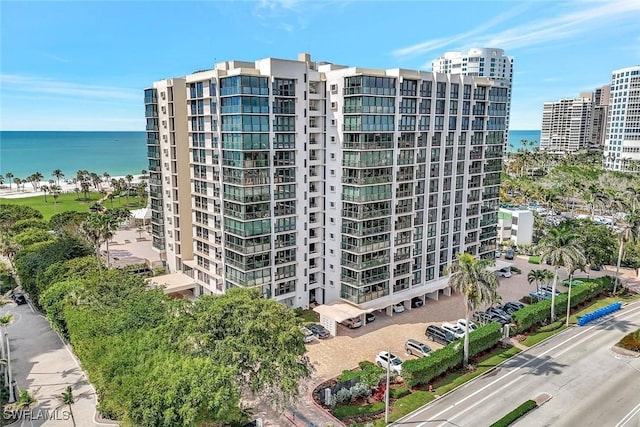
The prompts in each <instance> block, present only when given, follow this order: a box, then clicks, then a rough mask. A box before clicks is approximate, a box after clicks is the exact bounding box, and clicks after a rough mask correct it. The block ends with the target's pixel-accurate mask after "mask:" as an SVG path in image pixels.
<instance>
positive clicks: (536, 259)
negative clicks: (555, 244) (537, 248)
mask: <svg viewBox="0 0 640 427" xmlns="http://www.w3.org/2000/svg"><path fill="white" fill-rule="evenodd" d="M529 264H540V257H539V256H530V257H529Z"/></svg>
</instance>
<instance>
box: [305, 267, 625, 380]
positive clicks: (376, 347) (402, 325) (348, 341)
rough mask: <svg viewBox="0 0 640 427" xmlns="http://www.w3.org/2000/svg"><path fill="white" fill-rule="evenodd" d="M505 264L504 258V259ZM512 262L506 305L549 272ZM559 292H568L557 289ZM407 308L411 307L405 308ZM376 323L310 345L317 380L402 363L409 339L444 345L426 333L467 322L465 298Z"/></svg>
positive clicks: (504, 284)
mask: <svg viewBox="0 0 640 427" xmlns="http://www.w3.org/2000/svg"><path fill="white" fill-rule="evenodd" d="M503 260H504V258H503ZM509 262H512V263H513V265H514V266H516V267H518V268H520V269H521V270H522V273H521V274H514V275H512V276H511V277H509V278H500V279H499V281H500V287H499V289H498V293H499V294H500V295H501V297H502V300H503V302H508V301H517V300H519V299H520V298H522V297H523V296H524V295H528V294H529V292H531V291H534V290H535V285H530V284H529V282H528V281H527V274H528V273H529V271H531V270H533V269H544V268H548V269H550V270H552V269H553V267H551V266H548V265H534V264H529V263H528V257H516V259H514V260H513V261H509ZM613 272H614V271H611V270H605V269H603V270H602V271H590V272H589V276H590V277H600V276H603V275H606V274H613ZM576 277H577V278H579V277H587V274H585V273H582V272H580V273H578V274H576ZM566 278H567V274H566V272H565V271H564V270H560V276H559V283H561V280H564V279H566ZM558 289H559V290H560V291H565V290H566V288H565V287H564V286H562V285H559V286H558ZM406 305H407V306H408V305H409V304H406ZM374 314H375V315H376V320H375V321H374V322H373V323H371V324H367V325H364V326H362V327H360V328H358V329H352V330H351V329H348V328H346V327H344V326H342V325H338V335H337V336H336V337H331V338H328V339H325V340H318V339H316V340H314V341H313V342H312V343H310V344H307V349H308V350H309V353H308V356H309V358H310V360H311V362H312V363H313V365H314V367H315V369H316V371H315V373H314V377H315V378H318V379H328V378H331V377H335V376H337V375H339V374H340V373H341V372H342V371H343V370H345V369H351V368H354V367H356V366H357V365H358V363H359V362H360V361H362V360H369V361H372V362H373V361H374V359H375V356H376V354H377V353H378V352H380V351H387V350H389V351H391V352H392V353H394V354H396V355H397V356H399V357H400V358H401V359H403V360H408V359H409V358H412V357H413V356H409V355H407V354H405V350H404V345H405V343H406V341H407V340H408V339H410V338H413V339H417V340H419V341H421V342H423V343H425V344H427V345H428V346H429V347H431V348H432V349H437V348H440V347H441V345H440V344H437V343H434V342H431V341H429V340H428V339H427V337H426V336H425V334H424V332H425V329H426V327H427V325H429V324H434V323H436V324H437V323H441V322H451V323H456V321H457V319H460V318H464V307H463V303H462V297H461V296H460V295H458V294H455V293H454V294H452V296H450V297H448V296H444V295H442V294H441V295H440V296H439V300H438V301H433V300H431V299H429V298H427V302H426V304H425V305H424V306H422V307H420V308H414V309H407V310H405V312H403V313H395V314H394V315H393V317H389V316H387V315H386V314H384V313H382V312H377V311H376V312H374Z"/></svg>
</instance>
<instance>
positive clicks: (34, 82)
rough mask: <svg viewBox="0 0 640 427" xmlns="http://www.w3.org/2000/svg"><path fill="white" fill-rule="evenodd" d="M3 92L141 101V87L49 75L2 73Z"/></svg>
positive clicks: (0, 77) (0, 81)
mask: <svg viewBox="0 0 640 427" xmlns="http://www.w3.org/2000/svg"><path fill="white" fill-rule="evenodd" d="M0 86H1V87H2V92H3V93H37V94H55V95H58V96H61V97H72V98H89V99H112V100H120V101H140V100H141V99H142V92H141V90H140V89H129V88H122V87H113V86H100V85H92V84H84V83H75V82H67V81H62V80H56V79H52V78H48V77H41V76H30V75H20V74H2V73H0Z"/></svg>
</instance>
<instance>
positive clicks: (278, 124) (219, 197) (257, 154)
mask: <svg viewBox="0 0 640 427" xmlns="http://www.w3.org/2000/svg"><path fill="white" fill-rule="evenodd" d="M508 100H509V90H508V88H507V87H502V86H501V85H499V84H498V83H497V82H495V81H493V80H490V79H486V78H479V77H471V76H464V75H451V74H449V75H447V74H438V73H433V72H422V71H411V70H403V69H391V70H376V69H365V68H357V67H346V66H340V65H335V64H330V63H315V62H312V61H311V58H310V56H309V55H306V54H303V55H300V56H299V58H298V60H283V59H273V58H266V59H260V60H257V61H255V62H240V61H227V62H222V63H219V64H216V66H215V68H214V69H212V70H206V71H199V72H196V73H193V74H190V75H188V76H186V77H182V78H175V79H168V80H161V81H158V82H155V83H154V84H153V87H151V88H149V89H147V90H146V91H145V104H146V117H147V144H148V153H149V156H148V157H149V170H150V174H151V177H150V178H151V179H150V185H151V191H150V196H151V206H152V210H153V216H152V226H153V245H154V247H155V248H157V249H158V250H159V251H161V253H162V254H164V255H163V256H164V257H166V262H167V265H168V268H169V270H170V271H171V273H173V274H178V275H182V276H183V278H184V277H187V278H190V279H191V280H186V282H191V283H186V285H185V280H182V279H181V280H182V281H181V283H182V285H180V286H181V289H187V288H191V289H192V290H193V292H194V294H196V295H199V294H208V293H222V292H224V291H225V290H227V289H229V288H233V287H259V288H260V289H261V291H262V294H263V295H265V296H267V297H271V298H275V299H277V300H279V301H282V302H283V303H286V304H287V305H289V306H291V307H307V306H309V304H311V303H313V302H317V303H319V304H323V303H328V302H332V301H333V302H335V301H341V302H342V303H343V304H347V305H349V306H351V307H354V309H360V310H371V309H376V308H387V307H390V306H391V305H392V304H395V303H398V302H403V301H408V300H410V299H411V298H415V297H417V298H421V299H423V298H424V297H425V296H429V297H432V298H437V295H438V294H439V291H440V290H443V291H444V292H448V288H447V279H446V277H445V275H444V272H443V270H444V268H445V266H446V265H447V264H449V263H450V262H451V261H452V260H453V259H454V257H455V256H456V254H457V253H459V252H469V253H471V254H473V255H476V256H479V257H493V256H494V250H495V249H496V225H497V210H498V197H499V196H498V193H499V186H500V171H501V163H502V148H503V147H502V144H503V141H504V133H505V128H506V120H507V114H506V111H507V104H508ZM183 285H184V286H183Z"/></svg>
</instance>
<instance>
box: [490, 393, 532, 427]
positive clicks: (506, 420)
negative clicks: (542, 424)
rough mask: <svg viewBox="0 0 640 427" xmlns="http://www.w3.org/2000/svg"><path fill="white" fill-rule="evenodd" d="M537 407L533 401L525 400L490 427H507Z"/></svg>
mask: <svg viewBox="0 0 640 427" xmlns="http://www.w3.org/2000/svg"><path fill="white" fill-rule="evenodd" d="M537 406H538V405H537V404H536V402H535V401H533V400H527V401H526V402H524V403H523V404H521V405H520V406H518V407H517V408H516V409H514V410H513V411H511V412H509V413H508V414H507V415H505V416H504V417H502V418H500V419H499V420H498V421H496V422H495V423H493V424H491V426H490V427H508V426H510V425H511V424H513V423H515V422H516V420H518V419H519V418H520V417H523V416H524V415H525V414H526V413H527V412H529V411H532V410H534V409H535V408H536V407H537Z"/></svg>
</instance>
